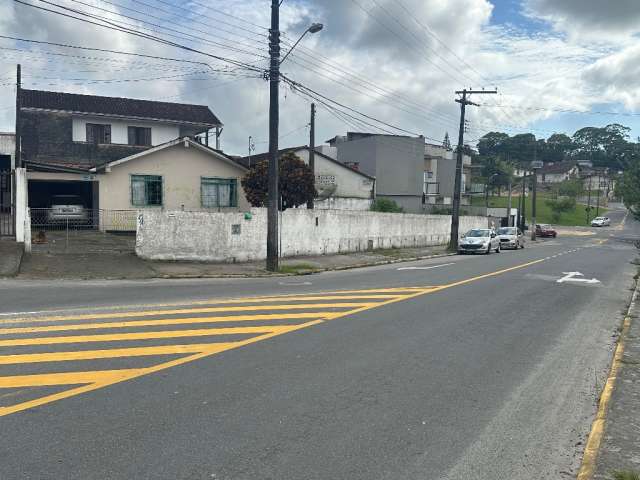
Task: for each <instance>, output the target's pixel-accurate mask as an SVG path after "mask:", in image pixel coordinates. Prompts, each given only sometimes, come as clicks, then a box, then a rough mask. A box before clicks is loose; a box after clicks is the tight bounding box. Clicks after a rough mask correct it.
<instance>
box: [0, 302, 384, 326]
mask: <svg viewBox="0 0 640 480" xmlns="http://www.w3.org/2000/svg"><path fill="white" fill-rule="evenodd" d="M375 305H377V303H371V302H341V303H302V304H283V305H259V306H255V305H242V306H234V307H205V308H179V309H165V310H140V311H129V312H117V313H116V312H110V313H91V314H86V315H54V316H49V317H34V318H21V319H12V320H6V319H5V320H4V321H3V323H9V322H11V323H18V322H20V323H28V322H34V323H36V322H62V321H72V320H100V319H105V318H114V317H117V318H140V317H151V316H159V315H184V314H187V315H188V314H194V313H223V312H250V311H256V310H270V311H274V310H275V311H278V310H312V309H320V308H354V307H355V308H360V307H372V306H375Z"/></svg>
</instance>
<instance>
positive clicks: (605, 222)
mask: <svg viewBox="0 0 640 480" xmlns="http://www.w3.org/2000/svg"><path fill="white" fill-rule="evenodd" d="M610 225H611V219H610V218H609V217H596V218H594V219H593V220H591V226H592V227H609V226H610Z"/></svg>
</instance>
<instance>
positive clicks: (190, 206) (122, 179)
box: [98, 143, 250, 211]
mask: <svg viewBox="0 0 640 480" xmlns="http://www.w3.org/2000/svg"><path fill="white" fill-rule="evenodd" d="M131 175H161V176H162V177H163V182H164V185H163V203H164V204H163V208H164V209H168V210H180V209H182V208H184V209H185V210H191V211H193V210H196V211H197V210H207V209H205V208H203V207H202V205H201V194H200V180H201V177H220V178H236V179H237V180H238V209H240V210H248V209H249V207H250V206H249V203H248V202H247V200H246V198H245V195H244V190H243V189H242V185H241V184H240V179H241V178H242V177H243V175H244V170H243V169H242V168H240V167H239V166H236V165H233V164H231V163H228V162H227V161H226V160H223V159H221V158H218V157H214V156H213V155H211V154H209V153H206V152H204V151H202V150H199V149H198V148H197V147H193V146H191V147H188V148H185V147H184V143H180V144H178V145H176V146H173V147H171V148H165V149H163V150H160V151H157V152H154V153H150V154H148V155H145V156H142V157H140V158H137V159H134V160H131V161H129V162H125V163H122V164H120V165H116V166H113V167H112V168H111V172H107V173H101V174H99V175H98V181H99V182H100V187H99V192H100V208H101V209H106V210H130V209H138V210H139V209H140V207H136V206H133V205H132V204H131ZM146 209H149V210H159V209H160V207H147V208H146ZM216 210H217V209H216ZM233 210H237V209H236V208H233Z"/></svg>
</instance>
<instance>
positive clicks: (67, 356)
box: [0, 342, 238, 365]
mask: <svg viewBox="0 0 640 480" xmlns="http://www.w3.org/2000/svg"><path fill="white" fill-rule="evenodd" d="M237 343H238V342H226V343H193V344H187V345H159V346H157V347H129V348H109V349H106V350H78V351H73V352H47V353H20V354H16V355H0V365H16V364H21V363H42V362H69V361H76V360H99V359H106V358H121V357H148V356H154V355H179V354H186V353H200V352H205V351H207V352H209V353H218V352H222V351H223V350H228V349H229V348H232V347H234V346H235V345H236V344H237Z"/></svg>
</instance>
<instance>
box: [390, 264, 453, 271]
mask: <svg viewBox="0 0 640 480" xmlns="http://www.w3.org/2000/svg"><path fill="white" fill-rule="evenodd" d="M450 265H455V263H443V264H442V265H433V266H431V267H400V268H398V269H397V270H431V269H432V268H440V267H448V266H450Z"/></svg>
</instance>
